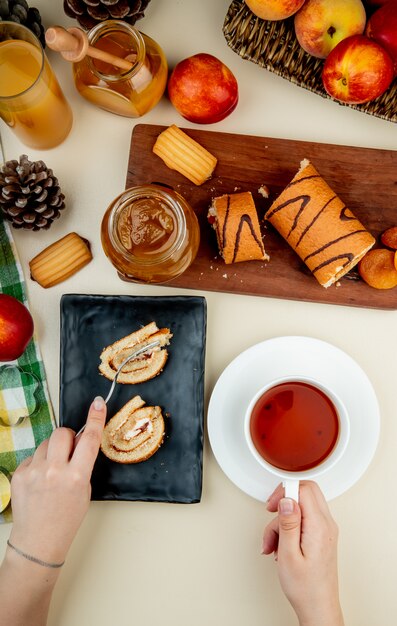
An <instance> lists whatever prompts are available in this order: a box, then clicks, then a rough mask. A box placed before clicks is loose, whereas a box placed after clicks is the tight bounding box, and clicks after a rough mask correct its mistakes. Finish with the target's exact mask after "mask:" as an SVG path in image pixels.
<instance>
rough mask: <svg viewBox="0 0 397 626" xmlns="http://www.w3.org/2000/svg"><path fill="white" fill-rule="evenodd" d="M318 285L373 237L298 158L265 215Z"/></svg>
mask: <svg viewBox="0 0 397 626" xmlns="http://www.w3.org/2000/svg"><path fill="white" fill-rule="evenodd" d="M265 219H267V220H268V221H269V222H270V223H271V224H272V225H273V226H274V227H275V228H276V230H278V232H279V233H280V235H282V237H284V239H285V240H286V241H287V242H288V243H289V245H290V246H291V247H292V248H293V249H294V250H295V252H296V253H297V254H298V255H299V256H300V258H301V259H302V261H303V262H304V263H305V264H306V265H307V267H308V268H309V269H310V271H311V272H312V274H313V275H314V276H315V277H316V279H317V280H318V282H319V283H320V285H322V286H323V287H329V286H330V285H332V284H333V283H335V282H336V281H337V280H339V279H340V278H341V277H342V276H344V275H345V274H346V273H347V272H349V271H350V270H351V269H352V267H354V266H355V265H356V264H357V263H358V262H359V261H360V259H361V258H362V257H363V256H364V254H365V253H366V252H368V250H369V249H370V248H372V246H373V245H374V243H375V239H374V237H373V236H372V235H371V233H369V232H368V230H367V229H366V228H365V227H364V226H363V225H362V224H361V222H360V221H359V220H358V219H357V218H356V217H355V216H354V215H353V213H352V212H351V211H350V210H349V209H348V208H347V207H346V206H345V205H344V203H343V202H342V200H341V199H340V198H339V197H338V196H337V195H336V193H335V192H334V191H333V190H332V189H331V187H329V185H328V184H327V183H326V182H325V180H324V179H323V178H322V177H321V176H320V174H319V173H318V172H317V170H316V169H315V167H314V166H313V165H312V164H311V163H310V161H308V160H307V159H304V160H303V161H302V162H301V167H300V170H299V171H298V173H297V174H296V175H295V176H294V178H293V179H292V181H291V182H290V183H289V185H287V187H286V188H285V189H284V191H282V192H281V194H280V195H279V196H278V198H277V200H276V201H275V202H273V204H272V206H271V207H270V209H269V210H268V211H267V213H266V215H265Z"/></svg>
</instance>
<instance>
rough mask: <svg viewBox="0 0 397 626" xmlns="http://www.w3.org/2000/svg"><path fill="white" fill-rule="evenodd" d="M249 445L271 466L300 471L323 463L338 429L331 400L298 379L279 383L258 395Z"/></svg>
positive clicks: (337, 419) (337, 420)
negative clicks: (250, 443)
mask: <svg viewBox="0 0 397 626" xmlns="http://www.w3.org/2000/svg"><path fill="white" fill-rule="evenodd" d="M249 429H250V435H251V440H252V443H253V445H254V446H255V448H256V450H257V452H258V453H259V455H260V456H261V457H262V459H264V460H265V461H266V462H267V463H269V464H270V465H271V466H273V467H275V468H279V469H280V470H283V471H287V472H302V471H306V470H310V469H312V468H315V467H317V466H318V465H320V464H321V463H323V462H324V461H325V460H326V459H327V458H328V457H329V456H330V454H331V453H332V451H333V450H334V448H335V446H336V444H337V441H338V438H339V431H340V421H339V416H338V412H337V410H336V407H335V405H334V403H333V402H332V400H331V399H330V398H329V397H328V395H327V394H326V393H324V392H323V391H322V390H321V389H319V388H318V387H315V386H314V385H311V384H308V383H307V382H301V381H286V382H281V383H280V384H277V385H275V386H273V387H271V388H269V389H267V390H266V391H265V392H264V393H263V395H261V396H260V397H259V398H258V399H257V401H256V403H255V405H254V406H253V408H252V411H251V415H250V423H249Z"/></svg>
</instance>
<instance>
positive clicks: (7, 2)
mask: <svg viewBox="0 0 397 626" xmlns="http://www.w3.org/2000/svg"><path fill="white" fill-rule="evenodd" d="M0 21H4V22H6V21H8V22H15V23H16V24H23V25H24V26H26V27H27V28H29V29H30V30H31V31H32V33H34V34H35V35H36V37H37V38H38V39H39V40H40V43H41V45H42V46H43V48H45V37H44V28H43V25H42V23H41V16H40V13H39V11H38V9H34V8H32V9H31V8H29V5H28V3H27V2H26V0H0Z"/></svg>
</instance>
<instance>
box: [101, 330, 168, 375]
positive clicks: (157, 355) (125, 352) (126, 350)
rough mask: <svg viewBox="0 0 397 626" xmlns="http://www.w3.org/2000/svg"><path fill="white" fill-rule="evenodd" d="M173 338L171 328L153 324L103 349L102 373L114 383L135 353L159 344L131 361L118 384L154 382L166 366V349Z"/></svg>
mask: <svg viewBox="0 0 397 626" xmlns="http://www.w3.org/2000/svg"><path fill="white" fill-rule="evenodd" d="M171 338H172V333H171V332H170V330H169V328H158V327H157V324H156V323H155V322H151V323H150V324H147V325H146V326H143V328H140V329H139V330H136V331H135V332H133V333H131V334H130V335H127V336H126V337H123V338H122V339H119V340H118V341H115V343H112V344H111V345H110V346H108V347H107V348H104V349H103V350H102V352H101V355H100V360H101V363H100V365H99V371H100V372H101V374H103V376H105V377H106V378H108V379H109V380H113V378H114V377H115V374H116V372H117V370H118V368H119V367H120V365H121V364H122V362H123V361H125V359H126V358H127V357H128V356H129V355H130V354H131V353H132V352H133V351H134V350H139V349H140V348H144V347H145V345H147V344H149V343H152V342H153V341H159V342H160V345H159V346H156V347H154V348H152V349H151V350H150V351H148V352H144V353H143V354H140V355H139V356H137V357H136V358H135V359H132V360H131V361H129V362H128V363H127V364H126V365H125V366H124V367H123V369H122V370H121V372H120V374H119V377H118V379H117V382H118V383H124V384H127V385H135V384H137V383H143V382H145V381H146V380H149V379H151V378H154V376H157V374H160V372H161V371H162V370H163V368H164V366H165V364H166V361H167V358H168V351H167V350H166V348H165V346H167V345H168V344H169V343H170V340H171Z"/></svg>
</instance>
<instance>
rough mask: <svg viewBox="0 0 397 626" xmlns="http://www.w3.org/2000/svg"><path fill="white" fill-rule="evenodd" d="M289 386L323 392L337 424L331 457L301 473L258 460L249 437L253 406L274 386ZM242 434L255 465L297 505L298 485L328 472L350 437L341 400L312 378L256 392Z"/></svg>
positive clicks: (279, 381) (286, 379)
mask: <svg viewBox="0 0 397 626" xmlns="http://www.w3.org/2000/svg"><path fill="white" fill-rule="evenodd" d="M288 382H290V383H291V382H297V383H306V384H307V385H310V386H312V387H315V388H317V389H319V390H320V391H322V392H323V393H324V394H325V395H326V396H327V397H328V398H329V400H330V401H331V402H332V404H333V405H334V408H335V410H336V413H337V416H338V420H339V431H338V438H337V440H336V443H335V445H334V447H333V449H332V451H331V452H330V454H329V455H328V456H327V457H326V458H325V459H324V460H323V461H321V462H320V463H319V464H318V465H316V466H315V467H312V468H310V469H307V470H304V471H287V470H284V469H280V468H279V467H276V466H274V465H272V464H271V463H269V462H268V461H266V460H265V459H264V458H263V457H262V456H261V454H260V453H259V452H258V450H257V448H256V447H255V445H254V442H253V440H252V437H251V430H250V424H251V415H252V412H253V410H254V407H255V405H256V403H257V402H258V401H259V399H260V398H261V397H262V396H263V395H264V394H265V393H266V392H267V391H269V390H270V389H272V388H273V387H276V385H281V384H282V383H288ZM244 434H245V439H246V441H247V445H248V448H249V450H250V452H251V454H252V455H253V457H254V458H255V459H256V460H257V461H258V463H260V465H261V466H262V467H264V468H265V469H266V470H267V471H268V472H270V473H271V474H274V475H275V476H277V477H278V478H279V479H280V480H281V481H282V482H283V485H284V489H285V497H286V498H293V499H294V500H296V501H297V502H298V500H299V481H300V480H313V479H315V478H317V477H318V476H320V475H321V474H324V473H325V472H328V471H329V470H330V469H331V468H332V467H334V465H335V464H336V463H337V462H338V461H339V460H340V458H341V457H342V456H343V454H344V452H345V450H346V447H347V444H348V441H349V437H350V422H349V416H348V413H347V410H346V407H345V405H344V404H343V402H342V401H341V399H340V398H339V397H338V396H337V395H336V394H335V393H334V392H333V391H331V389H329V388H327V387H326V386H325V385H324V384H323V383H319V382H318V381H316V380H315V379H313V378H309V377H305V376H289V377H284V378H278V379H276V380H272V381H271V382H270V383H268V384H266V385H265V386H264V387H262V388H261V389H259V391H258V392H257V393H256V394H255V396H254V397H253V398H252V400H251V402H250V403H249V405H248V407H247V410H246V413H245V420H244Z"/></svg>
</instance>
